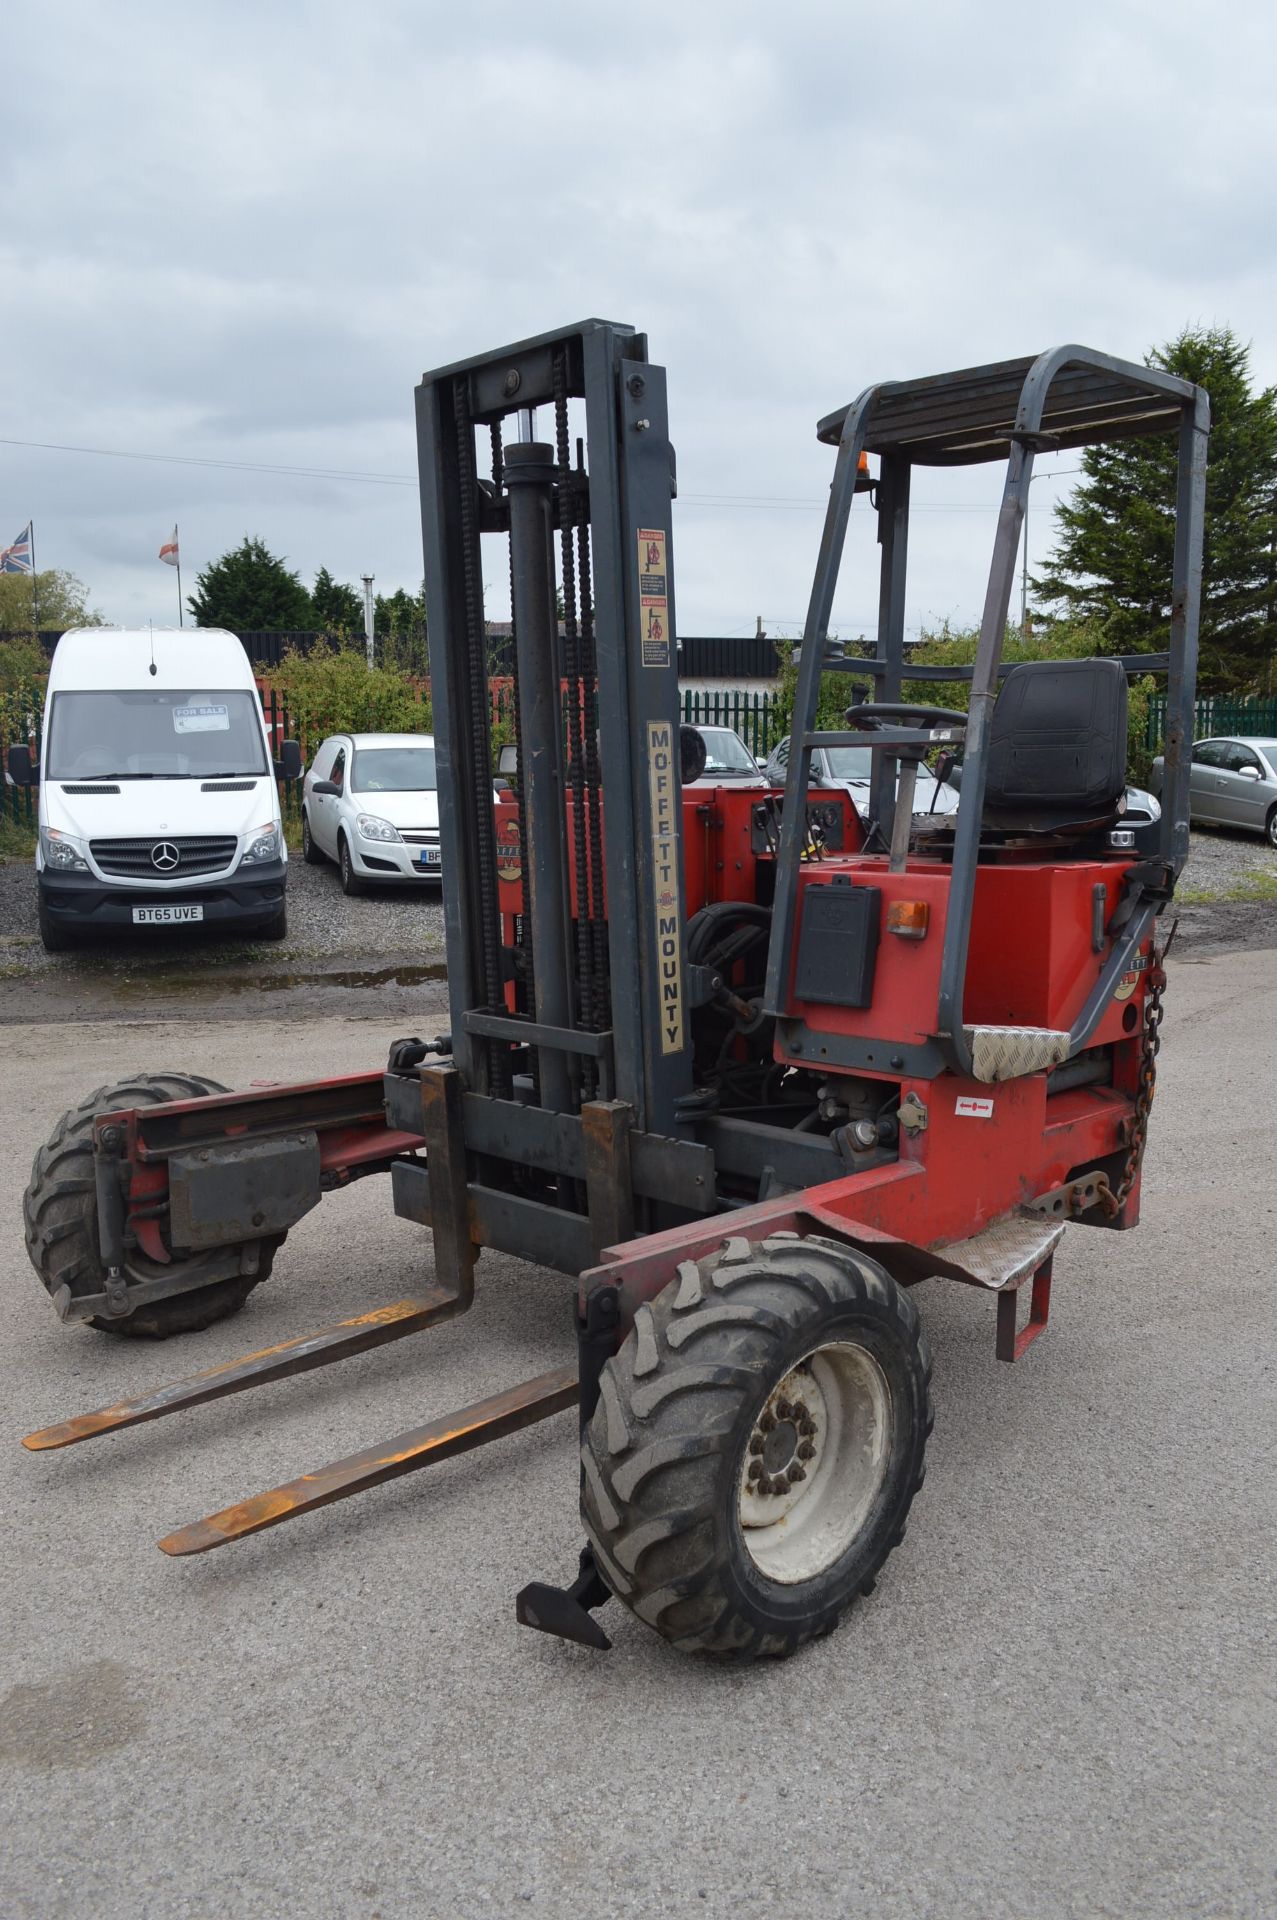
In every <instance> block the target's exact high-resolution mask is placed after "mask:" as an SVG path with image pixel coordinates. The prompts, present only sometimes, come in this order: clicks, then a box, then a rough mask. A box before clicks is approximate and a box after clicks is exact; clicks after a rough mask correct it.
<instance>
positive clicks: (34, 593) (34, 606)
mask: <svg viewBox="0 0 1277 1920" xmlns="http://www.w3.org/2000/svg"><path fill="white" fill-rule="evenodd" d="M27 532H28V534H29V535H30V537H31V626H32V629H33V631H34V632H35V633H37V634H38V633H39V631H40V576H39V574H38V573H37V572H36V570H35V521H34V520H28V521H27Z"/></svg>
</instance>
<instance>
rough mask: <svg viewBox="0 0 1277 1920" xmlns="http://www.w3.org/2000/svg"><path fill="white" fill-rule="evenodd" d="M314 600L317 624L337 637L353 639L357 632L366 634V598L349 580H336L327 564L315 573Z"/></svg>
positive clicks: (325, 631)
mask: <svg viewBox="0 0 1277 1920" xmlns="http://www.w3.org/2000/svg"><path fill="white" fill-rule="evenodd" d="M310 601H311V606H312V607H313V608H314V617H315V625H316V626H317V627H318V628H319V630H320V632H321V633H327V634H330V635H332V636H333V638H335V639H349V638H350V637H351V635H353V634H359V635H360V636H361V637H362V635H363V630H364V603H363V600H362V599H361V598H360V596H359V594H358V593H356V591H355V589H354V588H353V587H352V586H350V585H348V584H347V583H346V582H345V581H342V580H334V579H333V577H332V575H331V573H329V571H328V569H327V567H321V568H320V569H319V572H318V573H317V574H316V575H315V584H314V586H313V587H312V588H311V592H310Z"/></svg>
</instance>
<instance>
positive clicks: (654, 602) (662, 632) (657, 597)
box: [638, 527, 674, 667]
mask: <svg viewBox="0 0 1277 1920" xmlns="http://www.w3.org/2000/svg"><path fill="white" fill-rule="evenodd" d="M665 538H666V536H665V529H664V527H640V528H639V530H638V576H639V639H640V642H641V650H642V657H643V665H644V666H645V667H668V665H669V663H670V642H671V641H672V640H673V638H674V636H673V634H672V633H671V632H670V598H669V578H668V575H667V573H666V569H665Z"/></svg>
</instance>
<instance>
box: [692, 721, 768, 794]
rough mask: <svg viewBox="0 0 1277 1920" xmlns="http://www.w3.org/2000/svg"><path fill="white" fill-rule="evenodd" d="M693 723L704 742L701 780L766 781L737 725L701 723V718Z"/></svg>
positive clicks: (758, 783) (749, 783)
mask: <svg viewBox="0 0 1277 1920" xmlns="http://www.w3.org/2000/svg"><path fill="white" fill-rule="evenodd" d="M691 724H692V726H693V728H694V730H695V731H696V732H697V733H699V734H700V736H701V739H702V740H703V741H704V742H705V770H704V772H703V773H702V774H701V776H700V778H701V779H702V780H704V781H708V782H709V783H710V784H711V785H716V786H723V785H725V784H728V783H731V784H733V785H738V786H756V787H761V786H762V785H763V784H764V782H763V770H762V768H761V767H760V766H759V764H758V762H757V760H755V758H754V756H753V754H752V753H751V752H750V750H749V748H748V747H747V746H746V745H745V742H744V741H743V740H742V739H741V737H740V735H739V734H738V733H737V731H736V729H735V728H734V727H720V726H702V725H701V723H700V721H699V720H695V721H693V722H692V723H691Z"/></svg>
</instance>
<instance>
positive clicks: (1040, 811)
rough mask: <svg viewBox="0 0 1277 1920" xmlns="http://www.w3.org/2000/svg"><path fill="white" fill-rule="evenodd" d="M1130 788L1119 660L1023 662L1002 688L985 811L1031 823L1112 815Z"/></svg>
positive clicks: (1123, 677) (991, 744) (991, 742)
mask: <svg viewBox="0 0 1277 1920" xmlns="http://www.w3.org/2000/svg"><path fill="white" fill-rule="evenodd" d="M1125 790H1126V673H1125V670H1124V669H1123V667H1122V665H1121V663H1120V662H1119V661H1117V660H1025V661H1022V662H1021V663H1020V664H1019V665H1018V666H1015V667H1012V668H1011V670H1010V672H1009V673H1008V674H1007V676H1006V678H1005V680H1004V681H1003V682H1002V685H1001V687H1000V688H999V690H998V698H997V704H996V705H995V707H994V709H993V722H992V725H991V727H990V729H989V746H988V773H987V775H986V778H985V788H984V805H985V812H986V814H988V815H990V816H994V817H1000V818H1001V819H1002V820H1004V821H1005V820H1006V819H1007V818H1008V817H1011V816H1013V817H1015V818H1017V819H1018V818H1023V819H1024V821H1025V824H1026V825H1027V824H1033V825H1037V826H1047V825H1048V824H1049V823H1050V820H1051V819H1052V818H1053V819H1054V820H1055V821H1059V822H1064V821H1068V822H1082V821H1097V820H1100V819H1103V818H1105V817H1113V816H1115V815H1116V813H1117V810H1118V803H1119V801H1120V800H1121V798H1122V795H1123V793H1124V792H1125Z"/></svg>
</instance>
